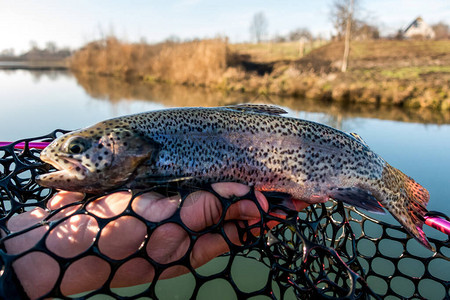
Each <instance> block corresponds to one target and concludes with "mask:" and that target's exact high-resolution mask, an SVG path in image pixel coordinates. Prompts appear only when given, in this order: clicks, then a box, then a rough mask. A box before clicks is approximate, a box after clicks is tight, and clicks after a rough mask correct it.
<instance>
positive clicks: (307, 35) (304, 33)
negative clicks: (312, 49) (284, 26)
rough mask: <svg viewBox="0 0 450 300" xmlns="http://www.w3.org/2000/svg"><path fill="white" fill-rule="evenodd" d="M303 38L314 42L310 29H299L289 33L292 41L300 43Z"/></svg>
mask: <svg viewBox="0 0 450 300" xmlns="http://www.w3.org/2000/svg"><path fill="white" fill-rule="evenodd" d="M301 38H304V39H307V40H309V41H310V40H312V39H313V36H312V34H311V31H309V29H308V28H297V29H295V30H292V31H291V32H289V40H290V41H298V40H300V39H301Z"/></svg>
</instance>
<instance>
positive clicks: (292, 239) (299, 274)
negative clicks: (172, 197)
mask: <svg viewBox="0 0 450 300" xmlns="http://www.w3.org/2000/svg"><path fill="white" fill-rule="evenodd" d="M66 132H67V131H65V130H55V131H54V132H52V133H50V134H48V135H45V136H41V137H36V138H29V139H23V140H20V141H17V142H14V143H12V144H10V145H8V146H3V147H0V166H1V167H0V230H2V231H3V233H4V234H3V236H2V238H1V239H0V264H1V269H0V270H1V274H0V287H1V288H0V297H2V298H4V299H8V298H9V299H10V298H11V297H16V298H24V297H26V295H25V293H24V292H23V290H21V288H20V284H19V285H16V287H17V288H15V289H14V285H13V284H11V283H12V282H16V283H18V280H17V278H16V276H15V274H14V270H13V268H12V264H13V262H14V261H15V260H17V259H19V258H20V257H22V256H24V255H26V254H27V253H30V252H32V251H41V252H43V253H46V254H48V255H50V256H51V257H52V258H53V259H55V260H56V261H57V262H58V264H59V266H60V268H61V270H62V271H61V273H60V275H59V277H58V280H57V282H56V284H55V285H54V287H53V288H52V289H51V290H50V291H49V292H48V293H47V294H45V295H43V296H42V298H46V297H57V298H61V299H73V297H69V296H67V295H64V294H63V293H62V291H61V289H60V283H61V281H62V279H63V276H64V272H65V271H66V270H67V266H68V265H69V264H70V263H71V262H73V261H74V260H76V259H78V258H80V257H84V256H86V255H95V256H98V257H100V258H101V259H103V260H105V261H107V262H108V264H109V265H110V267H111V274H110V276H109V278H108V279H107V281H106V282H105V283H104V284H103V285H102V287H100V288H98V289H97V290H95V291H92V292H89V293H85V294H83V295H81V296H79V297H78V298H77V299H89V298H90V297H91V296H94V295H109V296H111V297H113V298H115V299H134V298H139V297H150V298H153V299H157V298H158V294H157V291H156V285H157V283H158V281H159V280H158V278H159V277H160V276H161V274H162V273H163V272H164V270H166V269H168V268H170V267H172V266H175V265H183V266H185V267H186V268H187V269H188V270H189V271H190V272H191V274H192V275H193V277H194V280H195V286H194V288H193V290H192V294H191V295H190V298H191V299H195V298H196V297H197V296H198V295H199V293H200V290H201V288H202V286H204V284H206V283H208V282H211V281H213V280H215V279H224V280H225V281H226V282H227V283H228V284H229V286H231V287H232V289H233V291H234V293H235V295H236V297H237V298H238V299H241V298H249V297H253V296H258V295H264V296H267V297H268V298H270V299H287V298H289V295H295V297H297V298H300V299H317V298H326V299H369V298H372V299H381V298H385V297H387V296H391V297H393V298H399V299H402V298H415V299H426V298H427V293H426V291H425V292H424V291H423V288H421V284H422V282H423V281H426V280H430V281H432V282H433V283H434V285H435V286H438V287H439V290H440V291H443V292H441V296H442V298H449V297H450V293H449V287H450V283H449V280H448V279H447V278H446V277H445V275H443V276H442V274H435V272H433V270H430V267H429V266H430V265H431V264H432V263H434V262H435V261H436V260H439V261H438V262H441V261H442V262H444V263H446V264H448V263H449V262H450V258H449V257H448V253H449V249H450V247H449V246H450V242H449V237H448V236H446V237H442V236H441V237H440V238H429V240H430V242H431V243H432V244H434V245H435V248H436V252H435V253H434V254H432V255H429V256H427V257H423V256H421V255H420V254H417V253H415V252H414V251H413V250H411V247H410V246H409V244H410V243H414V242H415V241H414V239H412V238H411V237H410V236H409V235H408V234H407V233H406V231H405V230H404V229H403V228H402V227H401V226H398V225H393V224H390V223H387V222H382V221H378V220H376V219H373V218H372V217H370V216H368V215H366V214H364V213H362V212H360V211H358V210H357V209H355V208H353V207H349V206H346V205H343V204H342V203H340V202H332V201H329V202H327V203H324V204H317V205H314V206H310V207H308V208H307V209H305V210H304V211H302V212H300V213H297V212H295V211H291V210H289V209H288V208H286V207H283V206H281V205H279V203H280V197H281V198H282V197H283V195H282V194H273V193H267V194H266V197H267V198H268V200H269V204H270V207H269V212H264V210H262V208H261V207H260V206H259V205H258V204H257V203H258V202H257V200H256V196H255V193H254V191H253V190H251V191H250V192H249V193H248V194H247V195H245V196H242V197H231V198H224V197H222V196H220V195H219V194H217V193H216V192H215V191H214V190H213V189H212V188H211V186H204V187H201V189H202V190H206V191H208V192H210V193H212V194H214V195H215V196H216V197H217V199H219V201H220V202H221V204H222V207H223V210H222V216H221V218H220V220H219V222H218V223H217V224H215V225H214V226H211V227H208V228H207V229H205V230H204V231H202V232H193V231H192V230H190V229H189V228H188V227H187V226H186V225H185V224H183V222H182V220H181V218H180V215H179V211H180V210H177V213H175V214H174V215H173V216H172V217H170V218H169V219H167V220H163V221H161V222H157V223H155V222H150V221H148V220H146V219H144V218H142V217H141V216H139V215H138V214H136V213H135V212H134V211H133V209H132V208H131V203H132V202H133V200H131V201H130V203H129V206H128V208H127V209H126V210H125V211H124V213H122V214H121V215H120V216H124V215H129V216H133V217H135V218H137V219H139V220H140V221H141V222H143V223H145V225H146V228H147V230H148V232H147V233H148V238H147V239H146V243H148V241H149V240H150V237H151V234H152V232H154V230H155V229H156V228H158V227H159V226H162V225H163V224H167V223H175V224H177V225H179V226H181V227H182V228H183V229H184V230H185V231H186V232H187V233H188V234H189V236H190V239H191V243H190V246H189V248H188V250H187V252H186V254H185V255H184V256H183V257H181V258H180V259H179V260H176V261H174V262H171V263H168V264H161V263H158V262H157V261H155V260H153V259H152V258H151V257H149V256H148V254H147V253H146V251H145V249H146V247H142V248H141V250H138V251H136V252H135V253H133V255H131V256H128V257H127V258H125V259H123V260H112V259H110V258H109V257H108V256H106V255H104V254H102V252H101V251H100V250H99V247H98V239H96V242H94V243H93V244H92V245H91V247H89V248H88V249H87V250H86V251H84V252H83V253H81V254H80V255H78V256H76V257H73V258H63V257H59V256H58V255H56V254H54V253H53V252H51V251H50V250H49V249H48V248H47V247H46V244H45V239H46V237H47V236H48V234H49V232H51V230H52V229H53V228H55V227H57V226H58V225H59V224H61V223H62V222H64V221H65V220H67V219H68V218H69V217H71V216H73V215H71V216H68V217H66V218H62V219H59V220H58V221H52V222H50V221H48V219H49V218H51V217H52V216H54V215H55V214H57V213H58V212H59V211H60V210H62V209H65V208H68V207H69V206H73V205H79V204H81V208H80V209H78V210H77V212H76V213H75V214H84V215H86V214H87V215H90V216H92V217H93V218H95V219H96V221H97V223H98V226H99V228H100V230H99V232H98V235H99V234H100V233H101V230H102V229H103V228H104V227H105V226H106V224H108V223H109V222H111V221H114V219H116V218H118V217H119V216H116V217H114V218H110V219H102V218H99V217H97V216H95V215H93V214H91V213H90V212H89V211H87V210H86V205H87V204H88V203H90V202H92V201H94V200H95V199H96V198H95V197H91V196H87V197H86V198H85V199H83V201H80V202H76V203H72V204H69V205H66V206H64V207H62V208H60V209H57V210H55V211H52V212H51V213H50V214H49V216H47V217H46V219H45V220H44V222H41V223H39V224H36V225H34V226H31V227H29V228H27V229H25V230H22V231H19V232H14V233H12V232H10V231H9V230H8V227H7V223H8V220H9V219H10V218H11V217H12V216H14V215H15V214H20V213H23V212H25V211H27V210H30V209H33V208H36V207H40V208H45V207H46V205H47V202H48V201H49V199H50V198H51V197H52V196H53V195H54V194H55V192H56V191H55V190H52V189H49V188H44V187H41V186H39V185H37V184H36V183H35V181H34V178H35V177H36V176H37V175H38V174H42V173H46V172H48V171H49V170H50V169H51V167H50V166H49V165H47V164H44V163H42V162H41V161H40V160H39V153H40V150H38V149H33V148H30V147H29V143H30V142H35V141H43V142H50V141H52V140H54V139H55V138H56V137H57V136H58V135H60V134H63V133H66ZM20 142H24V143H25V146H24V149H23V150H17V149H15V148H14V146H15V145H16V144H18V143H20ZM151 190H154V191H158V192H161V193H166V194H173V193H174V192H177V193H179V194H180V196H181V199H182V202H183V201H184V200H185V199H186V197H187V196H188V195H189V194H190V193H192V192H193V191H194V189H185V188H183V189H182V188H179V187H176V186H157V187H155V188H153V189H151ZM143 192H145V191H134V192H133V199H135V197H137V196H139V195H140V194H142V193H143ZM242 199H249V200H252V201H254V202H255V203H256V204H257V206H258V209H259V211H260V213H261V222H259V223H257V224H254V225H251V226H250V225H249V224H248V223H246V226H244V227H239V236H240V239H241V243H242V244H241V245H236V244H233V243H232V242H231V241H230V240H229V239H228V237H227V235H226V233H225V231H224V229H223V228H224V227H223V224H224V222H225V221H224V218H225V214H226V211H227V209H228V208H229V207H230V205H231V204H233V203H235V202H236V201H239V200H242ZM181 208H182V205H181V206H180V209H181ZM280 210H281V211H283V212H284V214H285V215H286V216H287V217H286V218H279V217H277V216H275V215H273V214H271V212H274V211H280ZM435 214H436V213H435ZM440 217H442V218H444V219H446V220H449V218H448V217H447V216H445V215H442V214H441V215H440ZM273 220H275V221H278V222H280V224H279V225H277V226H276V227H274V228H273V229H271V230H269V228H268V227H267V225H266V224H267V222H269V221H273ZM367 224H371V226H376V227H378V228H381V234H380V235H379V236H378V237H371V236H370V234H367V232H366V231H367V228H369V227H370V226H367ZM236 225H238V224H237V223H236ZM40 226H49V230H48V231H47V233H46V234H45V235H44V237H43V238H42V239H41V240H40V241H39V242H38V243H37V244H36V245H35V246H34V247H32V248H31V249H29V250H27V251H25V252H23V253H19V254H17V255H12V254H8V253H7V252H6V249H5V245H4V243H5V241H6V240H8V239H11V238H13V237H15V236H17V235H20V234H24V233H26V232H28V231H30V230H33V229H35V228H37V227H40ZM252 229H258V230H260V232H263V231H268V233H267V234H265V235H260V236H254V235H253V234H251V230H252ZM206 233H219V234H221V235H222V236H223V237H224V239H225V240H226V241H227V244H228V246H229V248H230V251H229V252H228V253H227V254H225V255H224V256H225V257H227V258H228V262H227V264H226V266H225V267H224V269H223V270H221V271H220V272H217V273H216V274H212V275H207V276H206V275H204V274H201V273H199V272H198V271H197V270H196V269H194V268H193V267H192V265H191V264H190V260H189V254H190V253H191V251H192V248H193V246H194V244H195V241H196V240H197V239H198V238H199V237H200V236H202V235H203V234H206ZM244 237H245V238H244ZM386 240H389V241H393V242H395V243H398V244H400V245H401V246H402V250H401V251H400V254H399V255H397V256H396V257H392V256H391V255H389V254H388V253H386V251H385V250H383V246H382V243H383V242H382V241H386ZM361 244H370V245H372V246H374V248H375V251H373V253H362V252H364V251H361V249H362V248H363V247H362V246H360V245H361ZM133 257H140V258H143V259H145V260H146V261H148V262H149V263H151V264H152V266H153V267H154V269H155V277H154V280H153V281H152V282H151V283H150V284H149V285H148V287H147V288H146V289H145V290H143V291H141V292H139V293H137V294H135V295H133V296H123V295H121V294H120V293H117V292H116V291H115V290H114V289H111V288H110V286H109V283H110V282H111V280H112V279H113V276H114V273H115V272H116V271H117V270H118V268H119V267H120V266H121V265H122V264H123V263H124V262H126V261H127V260H129V259H130V258H133ZM238 257H243V258H245V259H248V260H254V261H257V262H259V263H262V264H264V265H265V266H266V267H267V268H268V269H269V272H268V275H267V280H266V282H265V283H264V284H263V285H262V287H261V288H259V289H257V290H255V291H251V292H248V291H243V290H242V289H241V288H240V284H239V283H237V282H236V280H234V279H233V272H232V267H233V263H234V261H235V260H236V259H237V258H238ZM405 259H410V260H412V261H415V262H419V263H420V264H422V265H423V269H424V271H423V274H422V275H421V276H416V275H414V274H407V273H408V272H406V271H405V270H403V269H402V268H401V267H400V264H401V262H402V261H404V260H405ZM378 260H382V261H384V262H385V263H388V264H389V263H390V264H392V265H394V271H392V272H385V271H380V270H378V269H377V268H375V266H376V264H377V263H376V262H377V261H378ZM371 278H375V279H376V280H378V281H379V284H377V287H376V288H374V286H373V284H371V282H373V280H371ZM398 278H401V279H402V280H406V281H407V282H409V283H408V284H409V285H410V286H411V285H412V287H413V288H412V289H411V288H409V289H398V288H397V287H396V285H398V284H397V283H396V281H398ZM380 282H381V283H380ZM380 286H384V288H380Z"/></svg>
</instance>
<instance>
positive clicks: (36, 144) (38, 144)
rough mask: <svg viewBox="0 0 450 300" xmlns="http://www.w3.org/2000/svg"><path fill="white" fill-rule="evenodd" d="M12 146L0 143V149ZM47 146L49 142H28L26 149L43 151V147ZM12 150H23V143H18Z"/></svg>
mask: <svg viewBox="0 0 450 300" xmlns="http://www.w3.org/2000/svg"><path fill="white" fill-rule="evenodd" d="M10 144H12V143H11V142H0V147H4V146H8V145H10ZM48 144H50V143H49V142H30V143H28V147H29V148H35V149H44V148H45V147H47V146H48ZM14 148H17V149H23V148H25V143H23V142H22V143H18V144H16V145H14Z"/></svg>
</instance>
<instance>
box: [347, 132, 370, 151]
mask: <svg viewBox="0 0 450 300" xmlns="http://www.w3.org/2000/svg"><path fill="white" fill-rule="evenodd" d="M349 134H350V135H351V136H352V137H354V138H355V139H356V140H357V141H358V142H360V143H361V144H363V145H364V146H366V147H367V148H369V145H367V143H366V142H365V141H364V140H363V138H362V137H361V136H360V135H359V134H357V133H354V132H350V133H349Z"/></svg>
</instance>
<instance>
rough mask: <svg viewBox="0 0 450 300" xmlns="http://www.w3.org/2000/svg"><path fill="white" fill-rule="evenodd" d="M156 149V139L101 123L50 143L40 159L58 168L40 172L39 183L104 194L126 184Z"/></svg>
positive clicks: (52, 186)
mask: <svg viewBox="0 0 450 300" xmlns="http://www.w3.org/2000/svg"><path fill="white" fill-rule="evenodd" d="M155 150H156V144H155V143H154V142H152V141H150V140H148V139H146V138H145V137H144V136H143V135H142V134H139V133H137V132H135V131H133V130H132V129H130V128H127V127H123V126H115V127H113V128H111V126H109V127H108V125H107V124H102V123H99V124H96V125H94V126H92V127H90V128H86V129H82V130H78V131H74V132H70V133H68V134H65V135H63V136H61V137H59V138H58V139H56V140H54V141H53V142H52V143H51V144H50V145H48V146H47V147H46V148H45V149H44V150H43V151H42V152H41V155H40V159H41V160H42V161H43V162H46V163H49V164H51V165H52V166H54V167H55V168H56V169H57V171H55V172H51V173H47V174H43V175H39V176H38V177H37V178H36V182H37V183H39V184H40V185H42V186H46V187H51V188H57V189H63V190H68V191H79V192H87V193H95V194H98V193H102V192H105V191H107V190H110V189H113V188H116V187H120V186H121V185H123V184H124V183H126V182H127V181H128V180H129V179H130V178H131V177H132V175H133V172H134V171H135V170H136V168H137V167H138V166H139V165H140V164H142V163H143V162H144V161H146V160H148V159H149V158H150V157H151V155H152V153H154V152H155Z"/></svg>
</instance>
